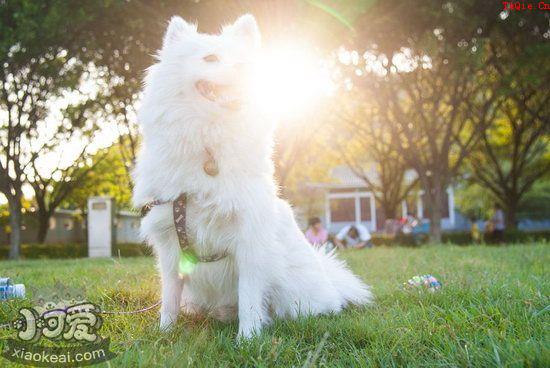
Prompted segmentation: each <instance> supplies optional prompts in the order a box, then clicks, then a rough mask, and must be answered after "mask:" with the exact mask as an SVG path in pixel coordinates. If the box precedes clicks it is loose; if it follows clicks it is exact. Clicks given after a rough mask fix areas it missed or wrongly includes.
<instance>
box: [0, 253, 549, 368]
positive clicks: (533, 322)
mask: <svg viewBox="0 0 550 368" xmlns="http://www.w3.org/2000/svg"><path fill="white" fill-rule="evenodd" d="M342 256H343V257H344V258H345V259H346V260H347V261H348V263H349V264H350V266H351V268H352V269H353V270H354V271H355V272H356V273H357V274H359V275H360V276H361V277H362V278H363V279H364V280H365V281H366V282H368V283H369V284H370V285H372V287H373V291H374V294H375V296H376V305H375V306H373V307H370V308H366V309H361V308H351V309H348V310H347V311H345V312H344V313H342V314H340V315H334V316H323V317H316V318H302V319H300V320H298V321H276V322H275V323H274V324H273V325H272V326H270V327H268V328H266V329H265V330H264V332H263V333H262V334H261V336H260V337H258V338H256V339H254V340H252V341H249V342H244V343H241V344H236V342H235V336H236V334H237V324H236V322H235V323H231V324H222V323H219V322H216V321H213V320H210V319H201V318H193V317H188V316H182V317H181V319H180V321H179V324H178V328H177V329H176V331H174V332H173V333H171V334H168V335H163V334H161V333H160V332H158V331H157V319H158V315H157V311H152V312H147V313H144V314H141V315H131V316H120V315H119V316H106V317H105V320H104V325H103V327H102V329H101V334H102V335H103V336H104V337H110V338H111V341H112V347H113V350H114V351H115V352H116V353H117V354H118V356H117V357H116V358H115V359H114V360H112V361H110V362H109V366H112V367H184V366H196V367H268V366H270V367H273V366H281V367H291V366H295V367H303V366H320V367H370V366H383V367H392V366H411V367H449V366H459V367H468V366H474V367H492V366H496V367H499V366H506V367H508V366H509V367H523V366H531V367H550V323H549V322H550V273H549V271H550V268H549V265H550V244H548V243H539V244H528V245H513V246H505V247H486V246H470V247H458V246H426V247H422V248H415V249H413V248H376V249H370V250H361V251H347V252H343V254H342ZM424 273H431V274H433V275H434V276H436V277H437V278H438V279H439V280H440V281H441V282H442V283H443V288H442V290H441V291H439V292H436V293H429V292H421V293H418V292H407V291H403V290H402V289H401V284H402V283H403V282H404V281H406V280H407V279H409V278H410V277H412V276H414V275H416V274H424ZM0 276H9V277H11V278H13V279H15V281H16V282H23V283H25V284H26V285H27V286H34V287H46V286H50V285H51V284H52V282H53V280H54V279H56V280H60V281H62V282H64V283H65V284H67V285H70V286H72V287H75V288H85V290H86V295H87V296H88V299H89V300H90V301H92V302H95V303H96V304H99V305H101V306H103V307H104V308H105V309H108V310H129V309H135V308H140V307H144V306H147V305H150V304H153V303H154V302H155V301H157V299H158V297H159V283H158V278H157V273H156V269H155V267H154V260H153V259H152V258H123V259H113V260H106V259H103V260H87V259H79V260H59V261H41V260H32V261H21V262H7V261H5V262H0ZM25 304H28V303H25V302H21V301H10V302H4V303H0V322H3V321H6V320H11V319H13V318H14V317H15V316H16V314H17V309H18V307H20V306H22V305H25ZM8 336H13V334H12V333H9V332H7V331H0V339H3V338H6V337H8ZM1 344H2V343H1V342H0V348H1ZM7 363H8V361H7V360H3V358H0V366H5V365H6V366H9V365H8V364H7Z"/></svg>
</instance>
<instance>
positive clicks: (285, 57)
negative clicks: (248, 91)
mask: <svg viewBox="0 0 550 368" xmlns="http://www.w3.org/2000/svg"><path fill="white" fill-rule="evenodd" d="M333 90H334V84H333V83H332V80H331V75H330V70H329V68H328V67H327V66H326V65H323V61H322V59H321V58H320V57H319V56H318V55H315V53H314V52H312V51H309V50H307V48H304V47H300V46H298V45H292V46H291V45H288V44H286V45H284V46H282V45H280V46H274V47H271V48H268V49H266V50H264V52H263V53H262V55H260V57H259V60H258V63H257V66H256V70H255V74H254V78H253V91H254V98H255V100H256V103H257V104H258V106H259V107H260V108H261V109H262V110H263V111H265V112H267V113H271V114H274V115H275V116H276V117H278V118H291V117H296V116H299V115H300V114H303V113H306V112H308V111H311V110H312V109H315V107H316V106H317V105H318V104H319V103H321V101H322V99H323V98H324V97H328V96H329V95H330V94H331V93H332V92H333Z"/></svg>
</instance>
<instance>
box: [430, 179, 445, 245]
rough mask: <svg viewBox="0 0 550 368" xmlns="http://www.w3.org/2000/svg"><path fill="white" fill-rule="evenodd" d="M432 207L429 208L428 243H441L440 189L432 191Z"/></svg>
mask: <svg viewBox="0 0 550 368" xmlns="http://www.w3.org/2000/svg"><path fill="white" fill-rule="evenodd" d="M432 191H433V193H432V205H431V208H430V243H434V244H438V243H441V217H442V216H441V214H442V208H441V207H442V200H443V198H442V195H441V188H433V189H432Z"/></svg>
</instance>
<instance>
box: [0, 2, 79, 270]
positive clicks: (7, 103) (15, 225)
mask: <svg viewBox="0 0 550 368" xmlns="http://www.w3.org/2000/svg"><path fill="white" fill-rule="evenodd" d="M71 3H72V2H71V1H49V2H30V1H10V2H4V3H3V4H2V6H1V7H0V19H1V22H0V34H1V35H2V36H1V38H0V63H1V64H2V69H1V71H0V110H1V111H2V115H1V117H2V120H1V122H0V128H1V130H0V154H1V155H2V156H1V158H0V191H1V192H2V194H4V195H5V196H6V198H7V200H8V204H9V209H10V226H11V231H12V232H11V240H10V243H11V247H10V255H9V256H10V258H11V259H14V258H18V256H19V245H20V242H21V200H22V185H23V183H24V181H25V179H26V170H27V169H28V168H29V167H30V165H32V163H33V162H34V161H35V160H36V159H37V158H38V157H39V156H40V155H42V154H43V153H44V152H47V151H49V150H51V149H52V148H53V145H52V143H51V142H50V141H48V140H46V141H44V140H43V139H41V137H40V135H39V130H40V127H41V124H44V119H45V117H46V116H47V112H48V109H49V105H48V103H49V102H50V101H51V100H52V99H53V98H55V97H59V96H61V94H62V93H63V92H65V91H68V90H73V89H75V88H76V86H77V85H78V82H79V77H80V75H81V72H82V70H83V66H84V62H83V61H82V60H81V59H78V58H76V57H75V55H76V54H77V53H78V51H79V48H80V45H79V43H80V42H79V36H81V35H82V31H83V28H82V27H81V26H80V25H81V24H86V22H87V20H88V19H87V17H88V16H87V14H86V12H85V11H80V10H83V9H79V11H77V12H75V11H74V9H75V7H74V6H72V5H74V4H71ZM68 30H70V32H68ZM66 128H67V127H64V126H62V125H60V126H58V127H56V128H55V130H57V131H58V132H63V131H65V130H66ZM55 134H56V133H54V135H55Z"/></svg>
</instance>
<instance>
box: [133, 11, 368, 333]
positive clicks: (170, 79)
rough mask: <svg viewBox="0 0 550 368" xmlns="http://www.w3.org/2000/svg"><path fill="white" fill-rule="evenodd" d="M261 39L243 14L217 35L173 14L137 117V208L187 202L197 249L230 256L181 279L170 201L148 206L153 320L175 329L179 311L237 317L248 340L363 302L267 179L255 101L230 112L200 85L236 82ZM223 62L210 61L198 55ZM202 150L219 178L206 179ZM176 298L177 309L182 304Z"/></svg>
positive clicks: (351, 279) (267, 125)
mask: <svg viewBox="0 0 550 368" xmlns="http://www.w3.org/2000/svg"><path fill="white" fill-rule="evenodd" d="M259 40H260V36H259V32H258V28H257V25H256V21H255V20H254V18H253V17H252V16H251V15H244V16H242V17H241V18H239V19H238V20H237V21H236V22H235V23H234V24H233V25H230V26H227V27H225V28H224V29H223V31H222V32H221V34H219V35H206V34H199V33H197V31H196V27H195V26H193V25H190V24H188V23H186V22H185V21H184V20H183V19H181V18H179V17H174V18H172V20H171V22H170V25H169V27H168V30H167V33H166V36H165V38H164V44H163V48H162V50H161V51H160V52H159V56H158V59H159V60H158V63H157V64H155V65H153V66H152V67H151V68H150V69H149V70H148V74H147V78H146V82H145V90H144V98H143V102H142V106H141V108H140V112H139V121H140V124H141V126H142V130H143V147H142V149H141V152H140V154H139V158H138V162H137V167H136V170H135V173H134V176H135V183H136V185H135V190H134V202H135V205H136V206H137V207H140V206H142V205H144V204H145V203H147V202H150V201H152V200H155V199H158V200H164V201H170V200H174V199H175V198H176V197H178V195H179V194H180V193H182V192H185V193H187V194H188V196H189V202H188V209H187V227H188V233H189V236H190V239H191V241H192V244H193V247H194V248H195V249H196V251H197V252H198V253H199V254H202V255H211V254H216V253H219V252H223V251H228V252H229V256H228V257H226V258H224V259H222V260H220V261H218V262H213V263H200V264H199V265H198V266H197V268H196V269H195V271H194V272H193V273H192V274H191V276H190V277H189V278H188V279H187V280H186V281H185V284H184V282H183V281H182V280H181V279H180V278H179V277H178V270H177V265H178V260H179V256H178V254H179V253H178V252H179V245H178V240H177V236H176V232H175V228H174V225H173V218H172V208H171V205H170V204H165V205H159V206H156V207H154V208H153V209H152V210H151V212H150V213H149V214H148V215H147V216H146V217H145V218H144V219H143V221H142V224H141V232H142V234H143V236H144V237H145V239H146V240H147V241H148V242H149V244H151V245H152V246H153V247H154V249H155V252H156V254H157V256H158V262H159V268H160V272H161V277H162V309H161V321H160V325H161V328H162V329H167V328H170V327H171V326H172V325H173V323H174V321H175V320H176V318H177V315H178V312H179V311H180V308H181V307H183V308H184V309H185V310H187V311H188V312H212V314H213V315H214V316H216V317H218V318H220V319H230V318H233V317H236V316H235V315H234V314H235V313H238V319H239V335H240V336H243V337H251V336H253V335H254V334H255V333H257V332H259V331H260V329H261V327H262V326H263V325H265V324H266V323H268V322H269V321H270V319H271V318H272V317H274V316H276V317H296V316H297V315H299V314H313V315H315V314H319V313H330V312H339V311H340V310H342V308H343V307H345V306H346V305H347V304H350V303H352V304H367V303H369V302H370V300H371V293H370V292H369V289H368V287H367V286H366V285H365V284H363V283H362V282H361V281H360V280H359V279H358V278H357V277H356V276H354V275H353V274H352V273H351V272H350V271H349V270H348V269H347V267H346V266H345V264H344V263H343V262H341V261H339V260H337V259H336V258H335V257H334V255H325V254H323V253H320V252H316V251H315V250H314V249H313V248H312V247H311V246H309V244H308V243H307V241H306V239H305V238H304V235H303V234H302V232H301V231H300V229H299V228H298V226H297V224H296V221H295V219H294V214H293V212H292V209H291V208H290V206H289V205H288V203H286V202H285V201H283V200H282V199H280V198H278V196H277V187H276V184H275V183H274V180H273V163H272V160H271V152H272V131H273V123H272V122H271V120H270V119H267V118H265V117H262V116H261V115H260V114H259V113H258V112H256V111H255V110H254V108H253V107H252V106H246V105H245V106H244V107H243V108H242V109H241V110H238V111H233V110H229V109H226V108H223V107H221V106H219V105H218V104H217V103H216V102H212V101H209V100H207V99H205V98H203V97H202V96H201V95H200V94H199V93H198V91H197V90H196V88H195V82H196V81H197V80H199V79H205V80H208V81H211V82H215V83H220V84H237V83H240V80H239V78H241V75H240V74H239V73H237V71H236V69H237V68H239V70H241V68H242V65H243V64H247V63H249V62H250V61H251V60H252V58H253V57H254V54H255V53H256V51H257V50H258V47H259ZM210 54H216V55H218V57H219V59H220V61H219V62H216V63H207V62H205V61H204V60H203V57H204V56H206V55H210ZM205 147H208V148H209V149H210V150H211V151H212V152H213V155H214V157H215V159H216V161H217V163H218V165H219V170H220V171H219V174H218V175H217V176H214V177H211V176H208V175H206V174H205V172H204V170H203V164H204V162H205V161H206V159H207V157H206V155H205ZM182 303H183V304H182Z"/></svg>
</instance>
